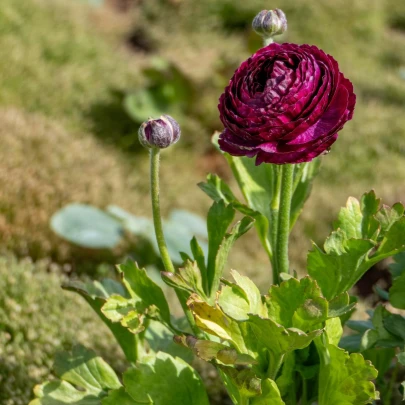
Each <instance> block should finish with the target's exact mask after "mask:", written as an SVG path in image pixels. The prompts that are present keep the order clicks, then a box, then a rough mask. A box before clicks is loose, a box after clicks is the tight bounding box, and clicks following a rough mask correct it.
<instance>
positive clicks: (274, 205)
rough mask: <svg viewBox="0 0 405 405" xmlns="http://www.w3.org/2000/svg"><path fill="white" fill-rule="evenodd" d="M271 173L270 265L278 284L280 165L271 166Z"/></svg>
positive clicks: (274, 279)
mask: <svg viewBox="0 0 405 405" xmlns="http://www.w3.org/2000/svg"><path fill="white" fill-rule="evenodd" d="M273 173H274V177H275V188H274V194H273V197H272V199H271V204H270V215H271V221H270V241H271V243H270V244H271V248H272V251H273V255H272V257H271V265H272V269H273V283H274V284H278V283H279V279H278V274H279V271H278V265H277V235H278V216H279V211H280V189H281V176H280V174H281V171H280V166H278V165H274V166H273Z"/></svg>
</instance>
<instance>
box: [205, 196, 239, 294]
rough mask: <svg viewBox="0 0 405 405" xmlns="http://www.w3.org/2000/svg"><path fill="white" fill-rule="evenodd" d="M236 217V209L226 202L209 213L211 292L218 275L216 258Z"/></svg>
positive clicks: (216, 204) (211, 209)
mask: <svg viewBox="0 0 405 405" xmlns="http://www.w3.org/2000/svg"><path fill="white" fill-rule="evenodd" d="M234 217H235V209H234V208H233V207H232V205H225V202H224V201H223V200H221V201H219V202H214V204H213V205H212V206H211V208H210V210H209V211H208V216H207V229H208V264H207V278H208V288H209V291H211V289H212V288H213V286H214V278H215V274H216V264H217V263H216V258H217V255H218V250H219V248H220V246H221V244H222V241H223V239H224V237H225V235H226V233H227V231H228V228H229V226H230V224H231V223H232V221H233V218H234ZM215 287H217V286H215Z"/></svg>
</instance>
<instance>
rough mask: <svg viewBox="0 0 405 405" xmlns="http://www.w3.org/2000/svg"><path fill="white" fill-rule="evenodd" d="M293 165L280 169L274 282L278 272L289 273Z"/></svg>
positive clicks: (277, 278)
mask: <svg viewBox="0 0 405 405" xmlns="http://www.w3.org/2000/svg"><path fill="white" fill-rule="evenodd" d="M293 178H294V166H293V165H290V164H286V165H283V166H282V169H281V190H280V208H279V215H278V224H277V228H278V229H277V243H276V260H277V269H276V271H275V272H274V275H273V277H274V281H275V283H277V284H278V283H279V282H280V273H289V271H290V266H289V260H288V240H289V236H290V211H291V199H292V193H293Z"/></svg>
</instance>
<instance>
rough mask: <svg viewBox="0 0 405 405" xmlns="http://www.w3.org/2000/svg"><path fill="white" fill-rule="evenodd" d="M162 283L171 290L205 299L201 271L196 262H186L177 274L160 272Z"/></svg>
mask: <svg viewBox="0 0 405 405" xmlns="http://www.w3.org/2000/svg"><path fill="white" fill-rule="evenodd" d="M161 275H162V279H163V281H164V282H165V283H166V284H168V285H170V286H171V287H173V288H176V289H180V290H183V291H187V292H188V293H189V294H193V293H196V294H198V295H200V296H201V297H203V298H204V299H206V295H205V291H204V288H203V284H202V283H203V280H202V275H201V271H200V269H199V266H198V264H197V262H191V261H189V260H187V261H186V262H185V263H184V267H182V268H180V269H179V270H178V271H177V273H169V272H162V273H161Z"/></svg>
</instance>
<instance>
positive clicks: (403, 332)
mask: <svg viewBox="0 0 405 405" xmlns="http://www.w3.org/2000/svg"><path fill="white" fill-rule="evenodd" d="M383 324H384V327H385V329H387V331H388V332H390V333H391V334H393V335H395V336H397V337H399V338H400V339H402V340H403V341H404V344H405V318H404V317H403V316H401V315H399V314H391V313H390V314H387V316H386V317H385V318H384V319H383Z"/></svg>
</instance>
